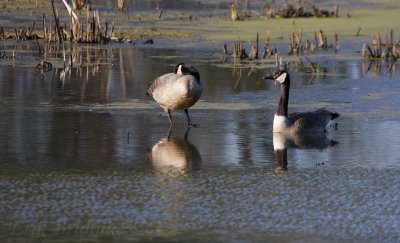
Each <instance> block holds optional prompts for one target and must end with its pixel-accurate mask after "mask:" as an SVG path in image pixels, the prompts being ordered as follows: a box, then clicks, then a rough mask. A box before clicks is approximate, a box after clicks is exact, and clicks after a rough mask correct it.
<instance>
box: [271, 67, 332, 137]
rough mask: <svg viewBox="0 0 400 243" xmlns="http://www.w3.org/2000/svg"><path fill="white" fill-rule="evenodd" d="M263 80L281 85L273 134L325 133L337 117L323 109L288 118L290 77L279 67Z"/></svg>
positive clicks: (284, 69)
mask: <svg viewBox="0 0 400 243" xmlns="http://www.w3.org/2000/svg"><path fill="white" fill-rule="evenodd" d="M264 79H273V80H276V81H278V82H279V83H280V84H281V97H280V99H279V105H278V109H277V111H276V113H275V117H274V124H273V132H282V133H308V132H326V130H327V129H328V128H329V127H330V126H331V125H332V120H333V119H335V118H337V117H338V116H339V114H338V113H336V112H330V111H327V110H325V109H323V108H322V109H318V110H316V111H311V112H304V113H296V114H291V115H290V116H288V102H289V89H290V76H289V73H288V72H287V71H286V66H285V65H280V66H279V69H278V71H276V72H274V74H272V75H271V76H267V77H264Z"/></svg>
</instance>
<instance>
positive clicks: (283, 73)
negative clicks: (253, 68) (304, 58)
mask: <svg viewBox="0 0 400 243" xmlns="http://www.w3.org/2000/svg"><path fill="white" fill-rule="evenodd" d="M263 79H272V80H276V81H278V82H279V83H280V84H284V83H285V82H287V81H289V74H288V73H287V70H286V65H279V67H278V69H277V70H276V71H275V72H274V73H273V74H272V75H269V76H266V77H264V78H263Z"/></svg>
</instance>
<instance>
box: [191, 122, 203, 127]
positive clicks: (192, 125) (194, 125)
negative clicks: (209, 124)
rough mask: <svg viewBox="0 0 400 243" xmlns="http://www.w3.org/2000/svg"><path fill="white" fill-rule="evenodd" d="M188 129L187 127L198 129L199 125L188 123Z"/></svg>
mask: <svg viewBox="0 0 400 243" xmlns="http://www.w3.org/2000/svg"><path fill="white" fill-rule="evenodd" d="M188 127H189V128H190V127H194V128H198V127H200V125H199V124H193V123H191V122H189V123H188Z"/></svg>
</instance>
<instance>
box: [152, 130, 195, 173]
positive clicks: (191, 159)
mask: <svg viewBox="0 0 400 243" xmlns="http://www.w3.org/2000/svg"><path fill="white" fill-rule="evenodd" d="M189 131H190V127H189V128H188V129H187V130H186V133H185V135H184V137H183V138H177V137H171V130H169V132H168V135H167V136H166V137H164V138H161V139H160V141H159V142H158V143H157V144H155V145H154V146H153V147H152V149H150V150H149V151H148V158H149V159H150V160H151V162H152V165H153V167H154V168H155V169H156V170H157V171H161V172H168V173H170V172H171V173H176V172H178V173H181V172H182V173H185V172H187V171H191V170H197V169H200V166H201V162H202V159H201V154H200V152H199V151H198V150H197V148H196V146H194V145H193V144H192V143H190V142H189V140H188V136H189Z"/></svg>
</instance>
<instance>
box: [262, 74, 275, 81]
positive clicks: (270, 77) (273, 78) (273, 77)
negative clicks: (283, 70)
mask: <svg viewBox="0 0 400 243" xmlns="http://www.w3.org/2000/svg"><path fill="white" fill-rule="evenodd" d="M263 79H272V80H275V76H274V75H273V74H272V75H268V76H265V77H263Z"/></svg>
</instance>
